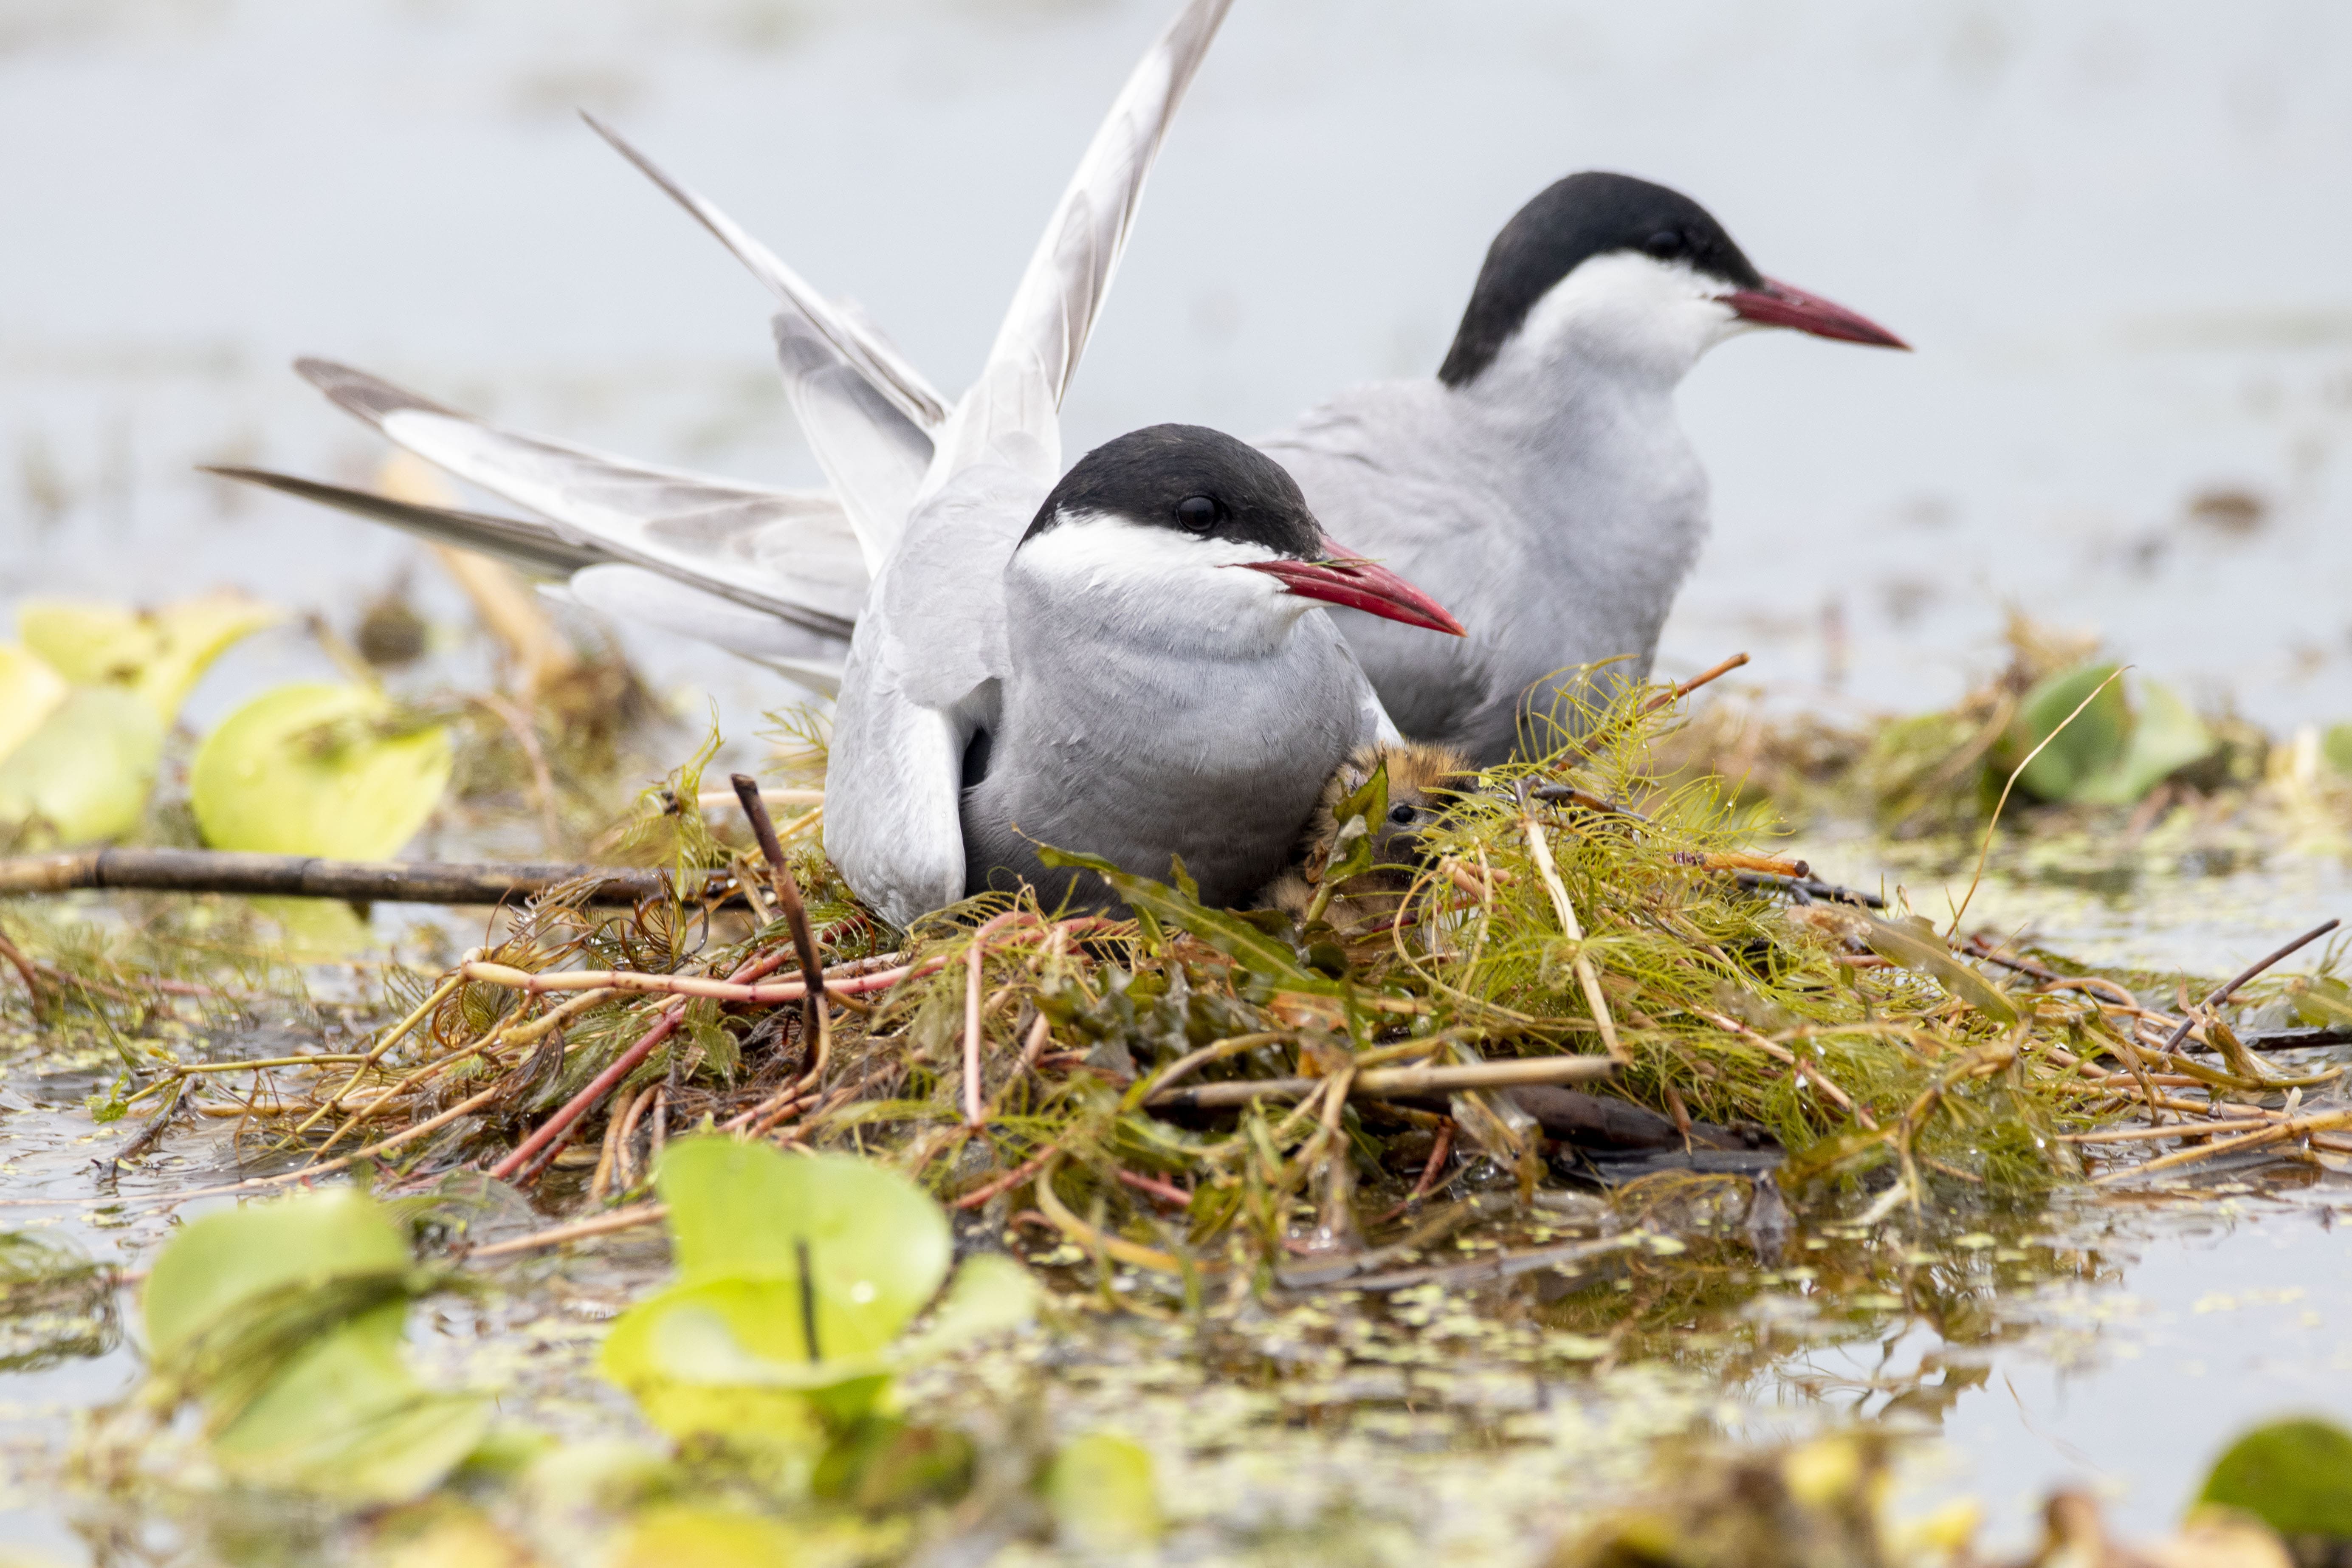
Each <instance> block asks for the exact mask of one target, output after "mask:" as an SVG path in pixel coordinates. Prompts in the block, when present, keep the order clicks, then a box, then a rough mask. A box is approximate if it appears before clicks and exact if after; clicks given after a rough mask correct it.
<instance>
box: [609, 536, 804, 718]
mask: <svg viewBox="0 0 2352 1568" xmlns="http://www.w3.org/2000/svg"><path fill="white" fill-rule="evenodd" d="M570 590H571V592H570V597H571V598H572V601H573V602H574V603H576V604H579V605H584V606H585V607H587V608H588V609H591V610H593V611H595V612H596V613H598V614H599V615H603V616H610V617H611V618H612V619H614V620H615V621H619V622H621V623H622V624H624V625H646V626H659V627H660V628H662V629H663V630H665V631H671V632H677V633H679V634H680V635H682V636H685V637H694V638H697V639H698V640H699V641H702V642H707V643H709V644H710V645H711V646H713V647H720V648H724V649H726V650H727V651H728V652H729V653H731V654H734V655H736V656H737V657H738V658H747V659H750V660H751V662H752V663H754V664H759V665H764V666H766V667H767V668H770V669H772V670H775V671H777V672H778V673H779V674H782V675H787V676H790V677H791V678H792V679H794V680H797V681H799V682H800V683H801V684H802V685H803V686H806V687H808V688H809V689H811V690H813V691H816V692H819V693H821V694H823V695H824V696H827V697H830V696H832V695H833V694H834V693H835V691H838V690H839V689H841V663H842V659H843V658H844V657H845V656H846V655H847V653H848V651H849V646H848V643H847V641H846V640H845V639H844V638H841V637H827V636H824V634H822V633H818V632H813V631H810V630H809V629H808V628H807V627H805V626H794V625H793V624H792V623H790V622H789V621H781V620H778V619H777V618H776V617H775V616H772V615H769V614H767V613H766V612H764V611H761V610H747V609H745V608H744V607H743V606H742V605H738V604H736V603H734V602H733V601H732V600H730V599H722V598H720V597H719V596H718V595H716V594H707V593H705V592H703V591H702V590H701V589H699V588H694V587H689V586H688V585H687V584H684V583H680V582H677V581H676V580H675V579H673V578H669V577H665V576H662V575H661V574H658V573H655V572H648V571H646V569H645V568H644V567H642V566H628V565H621V564H617V563H616V564H612V565H600V566H590V567H587V568H584V569H583V570H582V571H579V572H575V573H573V574H572V581H571V584H570Z"/></svg>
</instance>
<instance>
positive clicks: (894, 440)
mask: <svg viewBox="0 0 2352 1568" xmlns="http://www.w3.org/2000/svg"><path fill="white" fill-rule="evenodd" d="M775 330H776V363H777V364H778V366H779V367H780V368H781V369H782V372H783V377H784V396H785V399H786V400H787V401H788V402H790V403H791V404H792V406H793V418H794V419H796V420H798V421H799V422H800V426H801V432H802V434H803V435H804V436H806V437H808V443H809V449H810V450H811V451H813V452H814V453H815V454H816V460H817V462H818V464H819V466H821V467H822V468H824V477H825V478H826V479H829V480H831V481H832V483H833V493H834V494H835V495H836V496H838V497H839V498H840V499H841V504H842V509H843V510H845V511H846V512H847V513H848V514H849V521H850V523H851V524H852V526H854V527H855V528H856V530H857V543H858V547H859V549H860V550H862V551H863V552H865V559H866V571H867V572H868V573H869V574H871V573H878V572H880V571H881V570H882V563H884V562H885V561H887V560H889V559H890V553H891V552H893V551H895V550H897V549H898V541H899V540H900V538H902V537H903V536H904V535H905V533H906V531H907V514H908V512H909V511H911V510H913V509H914V504H915V491H916V489H917V488H918V487H919V486H920V485H921V484H922V482H923V472H924V470H925V469H926V468H929V467H930V462H931V438H930V437H929V434H928V433H926V432H925V431H923V430H921V429H919V428H918V427H917V426H916V425H915V423H914V422H913V421H912V420H910V419H908V417H907V416H905V415H904V414H902V413H900V412H899V411H898V409H897V408H896V407H895V406H893V405H891V403H890V401H889V400H888V399H887V398H886V397H884V396H883V395H882V394H881V392H880V391H878V390H877V388H876V387H875V385H874V384H873V383H872V382H870V381H868V380H867V379H866V376H865V375H864V374H862V373H860V372H859V371H858V370H857V369H856V367H855V366H853V365H851V364H850V363H848V362H847V361H846V360H845V359H843V358H842V357H841V355H840V354H839V353H836V352H835V349H834V346H833V343H832V342H831V340H829V339H827V338H826V337H824V335H823V334H822V333H821V332H820V331H818V330H817V328H816V326H815V325H814V323H813V322H811V321H809V320H808V319H807V318H806V317H804V316H800V315H796V314H794V313H793V312H792V311H790V310H784V311H780V312H778V314H777V316H776V320H775Z"/></svg>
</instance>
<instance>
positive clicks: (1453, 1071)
mask: <svg viewBox="0 0 2352 1568" xmlns="http://www.w3.org/2000/svg"><path fill="white" fill-rule="evenodd" d="M1616 1070H1617V1064H1616V1063H1615V1062H1613V1061H1612V1060H1610V1059H1609V1058H1607V1057H1519V1058H1512V1059H1510V1060H1507V1061H1499V1062H1465V1063H1463V1064H1461V1065H1460V1066H1456V1067H1409V1068H1365V1069H1363V1070H1362V1071H1361V1072H1359V1073H1357V1074H1356V1075H1355V1078H1354V1079H1353V1081H1352V1082H1351V1083H1350V1084H1349V1093H1351V1094H1360V1095H1383V1094H1387V1095H1395V1094H1434V1093H1441V1092H1444V1091H1446V1090H1450V1089H1503V1088H1507V1087H1511V1086H1514V1085H1518V1084H1531V1083H1583V1082H1586V1081H1588V1080H1590V1079H1603V1078H1608V1077H1610V1076H1611V1075H1612V1074H1613V1073H1614V1072H1615V1071H1616ZM1328 1081H1329V1080H1328V1079H1321V1078H1254V1079H1235V1080H1234V1081H1232V1082H1229V1083H1204V1084H1202V1085H1201V1086H1199V1087H1198V1088H1196V1089H1162V1090H1160V1092H1159V1093H1157V1094H1154V1095H1152V1096H1151V1097H1150V1098H1149V1099H1148V1100H1145V1101H1144V1102H1143V1103H1144V1104H1145V1105H1147V1106H1149V1107H1150V1108H1151V1109H1152V1110H1214V1109H1217V1108H1218V1107H1221V1106H1234V1105H1246V1104H1248V1103H1249V1102H1250V1101H1251V1100H1271V1099H1294V1098H1297V1097H1298V1096H1301V1095H1306V1094H1311V1093H1313V1092H1315V1090H1317V1089H1320V1088H1321V1087H1323V1085H1324V1084H1326V1083H1327V1082H1328Z"/></svg>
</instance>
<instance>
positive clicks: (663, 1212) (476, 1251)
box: [465, 1203, 669, 1263]
mask: <svg viewBox="0 0 2352 1568" xmlns="http://www.w3.org/2000/svg"><path fill="white" fill-rule="evenodd" d="M668 1217H669V1205H667V1204H658V1203H648V1204H635V1205H631V1206H630V1207H628V1208H625V1209H614V1211H613V1212H612V1213H610V1214H600V1215H593V1216H592V1217H590V1218H587V1219H576V1220H573V1221H572V1223H571V1224H569V1225H554V1226H548V1227H547V1228H546V1229H545V1230H535V1231H533V1232H531V1233H530V1235H529V1236H511V1237H508V1238H507V1239H506V1240H504V1241H494V1242H491V1243H490V1244H489V1245H488V1246H487V1247H474V1248H471V1249H470V1250H468V1251H467V1253H466V1254H465V1258H466V1260H467V1262H469V1263H470V1262H472V1261H474V1260H475V1259H477V1258H504V1257H506V1256H508V1255H509V1254H510V1253H516V1252H537V1251H539V1250H540V1249H541V1248H542V1247H562V1245H563V1244H564V1243H565V1242H567V1241H585V1240H587V1239H588V1238H589V1237H593V1236H610V1235H612V1234H613V1233H614V1231H616V1230H634V1229H635V1228H636V1227H637V1226H643V1225H658V1224H660V1223H661V1222H662V1221H663V1220H665V1219H667V1218H668Z"/></svg>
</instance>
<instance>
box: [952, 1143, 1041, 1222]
mask: <svg viewBox="0 0 2352 1568" xmlns="http://www.w3.org/2000/svg"><path fill="white" fill-rule="evenodd" d="M1060 1152H1062V1146H1061V1145H1060V1144H1059V1143H1048V1144H1046V1145H1045V1147H1044V1148H1043V1149H1040V1150H1038V1151H1037V1152H1035V1153H1034V1154H1032V1155H1031V1156H1030V1157H1029V1158H1028V1159H1026V1160H1024V1161H1023V1162H1022V1163H1020V1164H1018V1165H1015V1166H1013V1169H1011V1170H1009V1171H1007V1172H1005V1173H1004V1174H1003V1175H1001V1176H999V1177H997V1178H996V1179H995V1180H994V1181H992V1182H989V1183H987V1184H984V1185H982V1186H977V1187H974V1188H973V1189H972V1190H971V1191H970V1192H968V1193H966V1194H964V1195H963V1196H961V1197H960V1198H958V1199H956V1200H955V1201H954V1202H953V1203H951V1204H950V1205H948V1207H950V1208H951V1209H976V1208H978V1207H979V1206H980V1205H982V1204H984V1203H986V1202H987V1201H988V1200H989V1199H991V1198H992V1197H994V1196H995V1195H996V1194H999V1193H1003V1192H1010V1191H1012V1190H1013V1188H1014V1187H1017V1186H1019V1185H1020V1184H1022V1183H1024V1182H1025V1181H1027V1180H1028V1179H1029V1178H1030V1177H1032V1176H1034V1175H1035V1174H1036V1173H1038V1172H1040V1171H1042V1170H1044V1169H1045V1162H1046V1161H1048V1160H1050V1159H1052V1158H1053V1157H1054V1156H1055V1155H1056V1154H1058V1153H1060Z"/></svg>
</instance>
